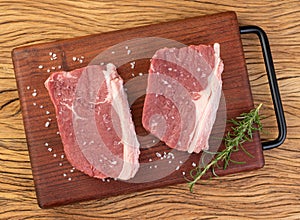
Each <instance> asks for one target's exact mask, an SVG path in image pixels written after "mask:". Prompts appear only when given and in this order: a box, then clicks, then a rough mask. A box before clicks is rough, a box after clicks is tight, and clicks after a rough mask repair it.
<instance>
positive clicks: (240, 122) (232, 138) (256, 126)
mask: <svg viewBox="0 0 300 220" xmlns="http://www.w3.org/2000/svg"><path fill="white" fill-rule="evenodd" d="M261 106H262V104H260V105H259V106H258V107H257V108H255V109H252V110H251V111H250V112H248V113H243V114H241V115H240V116H239V117H237V118H236V119H232V120H230V121H229V122H231V123H232V124H233V125H234V127H231V129H232V131H229V132H228V133H227V134H226V135H225V137H224V139H223V140H224V144H225V149H224V150H223V151H220V152H209V151H205V152H204V153H209V154H214V155H215V157H214V159H213V160H211V161H210V162H209V163H208V164H207V165H206V166H204V167H201V166H200V165H199V166H198V167H196V168H195V169H193V170H191V172H190V176H191V178H192V180H188V181H189V182H188V186H189V189H190V191H191V192H193V187H194V185H195V184H196V183H197V181H198V180H200V179H201V178H202V176H203V175H204V174H205V173H206V172H207V171H208V170H210V169H211V171H212V173H213V175H214V176H217V174H216V172H215V168H216V167H217V168H220V166H219V164H218V163H219V162H220V161H223V162H224V165H223V169H224V170H225V169H226V168H227V167H228V166H229V163H230V162H232V163H239V164H242V163H244V162H240V161H235V160H232V159H231V154H232V153H234V152H237V151H239V150H240V149H241V150H243V151H244V152H245V153H246V154H247V155H248V156H250V157H253V155H251V154H250V153H249V152H248V151H246V149H245V148H244V147H243V143H245V142H247V141H252V135H253V132H254V131H256V130H258V131H261V130H262V124H261V121H260V119H261V118H260V115H259V109H260V108H261Z"/></svg>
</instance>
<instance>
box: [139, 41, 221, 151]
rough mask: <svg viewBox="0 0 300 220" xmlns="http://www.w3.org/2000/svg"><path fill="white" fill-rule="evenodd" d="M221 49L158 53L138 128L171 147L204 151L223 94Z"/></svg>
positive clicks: (149, 77)
mask: <svg viewBox="0 0 300 220" xmlns="http://www.w3.org/2000/svg"><path fill="white" fill-rule="evenodd" d="M222 72H223V62H222V60H221V59H220V45H219V44H218V43H216V44H214V46H213V47H212V46H206V45H198V46H194V45H191V46H189V47H183V48H180V49H177V48H164V49H160V50H158V51H156V53H155V55H154V56H153V58H152V60H151V66H150V69H149V76H148V85H147V92H146V93H147V94H146V97H145V103H144V109H143V118H142V123H143V126H144V127H145V129H146V130H148V131H149V132H150V133H152V134H153V135H155V136H157V137H158V138H159V139H160V140H162V141H164V142H165V143H166V144H167V145H168V146H169V147H171V148H175V149H178V150H181V151H188V152H189V153H192V152H196V153H199V152H200V151H201V150H203V149H208V148H209V146H208V140H209V136H210V133H211V130H212V127H213V124H214V121H215V119H216V112H217V109H218V106H219V102H220V98H221V90H222V80H221V73H222Z"/></svg>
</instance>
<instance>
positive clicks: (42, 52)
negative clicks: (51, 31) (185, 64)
mask: <svg viewBox="0 0 300 220" xmlns="http://www.w3.org/2000/svg"><path fill="white" fill-rule="evenodd" d="M147 37H160V38H163V39H171V40H175V41H177V42H180V43H182V44H186V45H191V44H196V45H197V44H213V43H215V42H218V43H220V45H221V57H222V59H223V61H224V64H225V70H224V72H223V74H222V79H223V95H224V96H223V98H224V99H222V100H223V102H222V105H221V106H220V109H219V111H218V115H222V114H223V115H224V114H225V116H227V118H228V119H230V118H234V117H236V116H238V115H239V114H240V113H242V112H247V111H249V110H250V109H252V108H253V107H254V106H253V100H252V95H251V90H250V86H249V80H248V75H247V70H246V65H245V59H244V54H243V48H242V43H241V39H240V34H239V26H238V21H237V17H236V14H235V13H234V12H225V13H220V14H215V15H209V16H203V17H194V18H188V19H184V20H178V21H172V22H166V23H160V24H154V25H149V26H144V27H137V28H131V29H126V30H119V31H114V32H109V33H101V34H97V35H91V36H86V37H80V38H74V39H67V40H62V41H56V42H51V43H45V44H37V45H32V46H27V47H22V48H17V49H15V50H14V51H13V53H12V56H13V63H14V68H15V74H16V80H17V85H18V91H19V96H20V101H21V106H22V113H23V119H24V126H25V131H26V137H27V143H28V149H29V153H30V160H31V165H32V171H33V177H34V182H35V188H36V193H37V198H38V202H39V205H40V207H42V208H45V207H52V206H57V205H62V204H68V203H72V202H75V201H83V200H89V199H96V198H104V197H108V196H114V195H119V194H125V193H132V192H136V191H142V190H147V189H151V188H157V187H163V186H167V185H171V184H178V183H184V182H186V180H185V178H184V177H188V176H189V171H190V170H191V169H193V168H194V166H195V165H198V164H199V162H200V161H199V160H200V155H201V154H191V155H188V154H186V153H179V152H176V151H174V150H173V151H172V152H173V154H174V155H175V157H171V156H170V155H171V154H168V153H169V152H170V149H169V148H168V147H167V146H165V145H164V143H162V142H157V141H156V140H155V139H153V137H151V136H149V135H148V136H147V132H146V131H145V130H144V129H143V127H142V125H141V115H142V107H143V100H144V96H140V97H138V98H137V99H136V100H131V102H133V105H132V107H131V108H132V114H133V119H134V122H135V125H136V131H137V133H138V134H139V135H140V136H143V135H144V136H146V138H141V139H140V140H141V145H142V149H141V156H140V163H141V164H142V165H143V166H142V168H141V169H140V170H139V172H138V174H137V178H136V181H135V178H134V179H133V180H131V181H129V182H123V181H117V180H114V179H106V180H99V179H94V178H91V177H88V176H87V175H85V174H83V173H81V172H80V171H77V170H75V169H73V168H72V166H71V165H70V164H69V163H68V161H67V159H66V158H65V156H64V152H63V146H62V143H61V139H60V136H59V134H58V133H57V132H58V128H57V123H56V119H55V111H54V106H53V105H52V103H51V100H50V97H49V95H48V93H47V90H46V89H45V87H44V81H45V80H46V79H47V78H48V76H49V75H50V74H51V73H52V72H55V71H58V70H66V71H70V70H73V69H76V68H80V67H83V66H86V65H88V64H89V63H90V62H91V61H92V62H93V63H97V62H98V64H100V63H99V62H100V61H101V60H97V59H95V57H97V56H98V55H99V54H100V53H102V52H103V51H105V50H107V49H109V51H110V53H107V54H106V55H105V57H106V58H103V56H102V59H106V60H103V62H109V61H111V60H113V61H116V60H119V61H120V60H122V61H124V62H125V63H124V62H123V63H122V62H121V64H120V65H119V68H118V72H119V73H120V75H121V76H122V77H123V79H124V80H125V82H126V83H127V86H128V96H129V99H133V97H134V94H140V92H141V91H143V90H145V86H146V84H145V80H144V81H143V80H142V78H143V79H145V77H143V76H145V74H146V73H147V70H148V68H149V58H145V57H144V58H142V59H140V57H141V56H143V54H144V53H145V51H147V53H148V55H149V53H150V54H154V52H155V50H156V47H157V48H161V47H164V46H168V47H170V46H174V45H172V43H170V44H169V43H168V42H169V41H168V42H166V44H167V45H164V41H163V40H162V41H159V40H157V39H154V40H153V38H152V41H151V39H150V40H149V39H148V38H147ZM136 38H147V39H148V40H149V41H146V42H150V41H151V42H150V43H149V45H150V47H149V45H148V44H147V43H145V42H144V41H139V42H140V43H137V44H132V43H130V42H131V41H130V42H128V45H130V46H128V48H127V46H125V48H124V51H123V52H122V51H121V52H120V50H116V51H113V50H112V48H115V47H112V46H114V45H116V44H119V43H122V42H124V41H127V40H132V39H136ZM133 42H135V41H133ZM152 44H153V45H154V46H153V45H152ZM175 44H176V43H175ZM121 45H122V44H121ZM123 45H124V44H123ZM152 46H153V47H152ZM119 49H120V48H119ZM102 55H103V54H102ZM148 55H147V56H148ZM128 57H130V59H132V60H135V62H136V63H135V64H134V67H133V64H130V62H127V61H128ZM116 62H117V61H116ZM126 62H127V63H126ZM133 79H141V81H135V80H133ZM216 124H217V126H215V127H218V123H216ZM229 128H230V125H227V127H226V129H229ZM216 134H221V136H222V135H223V134H224V131H220V130H219V129H216V131H214V132H213V135H216ZM147 137H148V139H147ZM152 142H154V143H153V144H151V147H149V146H148V145H149V143H152ZM146 146H148V147H146ZM222 147H224V146H221V148H222ZM245 147H246V148H247V149H248V151H249V152H250V153H251V154H252V155H254V158H251V157H248V156H247V155H245V154H244V153H243V152H238V153H236V154H234V155H233V159H236V160H239V161H245V162H246V163H245V164H231V165H230V167H229V168H228V169H227V170H225V171H224V170H218V171H217V173H218V174H219V175H225V174H230V173H236V172H241V171H247V170H253V169H257V168H261V167H262V166H263V165H264V159H263V154H262V147H261V143H260V138H259V134H258V133H255V134H254V141H253V142H251V143H247V144H245ZM160 154H161V156H160ZM164 155H165V156H164ZM170 161H171V162H170ZM208 177H209V176H208V175H207V176H206V178H208ZM186 193H189V191H188V187H187V192H186Z"/></svg>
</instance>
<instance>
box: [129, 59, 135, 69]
mask: <svg viewBox="0 0 300 220" xmlns="http://www.w3.org/2000/svg"><path fill="white" fill-rule="evenodd" d="M130 66H131V69H134V66H135V61H133V62H131V63H130Z"/></svg>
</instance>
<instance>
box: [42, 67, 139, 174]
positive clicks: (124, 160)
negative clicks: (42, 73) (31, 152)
mask: <svg viewBox="0 0 300 220" xmlns="http://www.w3.org/2000/svg"><path fill="white" fill-rule="evenodd" d="M45 86H46V88H47V89H48V91H49V94H50V97H51V100H52V102H53V104H54V106H55V110H56V117H57V123H58V127H59V131H60V135H61V139H62V142H63V146H64V151H65V154H66V156H67V158H68V160H69V162H70V163H71V164H72V166H74V167H75V168H76V169H78V170H80V171H82V172H84V173H86V174H88V175H89V176H92V177H97V178H105V177H113V178H119V179H122V180H127V179H129V178H132V177H133V176H134V175H135V174H136V172H137V170H138V168H139V162H138V157H139V153H140V151H139V143H138V140H137V137H136V133H135V129H134V125H133V122H132V119H131V114H130V110H129V105H128V102H127V96H126V93H125V92H124V89H123V80H122V79H121V78H120V76H119V75H118V74H117V72H116V67H115V66H114V65H113V64H107V65H105V66H98V65H93V66H87V67H84V68H81V69H76V70H73V71H71V72H57V73H53V74H52V75H51V76H50V77H49V78H48V79H47V81H46V82H45Z"/></svg>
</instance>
